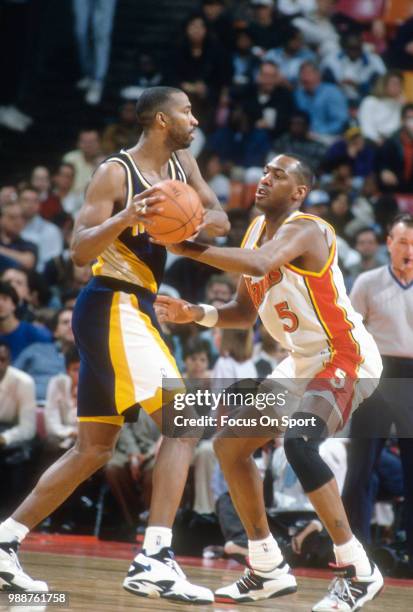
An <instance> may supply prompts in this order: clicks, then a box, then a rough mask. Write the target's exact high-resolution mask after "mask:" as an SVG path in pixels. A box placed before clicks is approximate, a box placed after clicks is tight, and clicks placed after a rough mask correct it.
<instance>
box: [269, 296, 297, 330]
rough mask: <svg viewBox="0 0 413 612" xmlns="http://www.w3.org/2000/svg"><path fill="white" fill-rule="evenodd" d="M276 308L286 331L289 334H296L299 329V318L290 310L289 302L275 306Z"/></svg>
mask: <svg viewBox="0 0 413 612" xmlns="http://www.w3.org/2000/svg"><path fill="white" fill-rule="evenodd" d="M274 308H275V310H276V311H277V314H278V316H279V317H280V319H281V321H283V329H284V331H286V332H288V333H289V334H291V333H292V332H295V330H296V329H297V327H298V317H297V315H296V314H295V313H294V312H293V311H292V310H290V308H289V306H288V302H287V301H285V302H279V303H278V304H275V305H274ZM284 321H285V323H284Z"/></svg>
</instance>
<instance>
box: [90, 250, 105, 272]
mask: <svg viewBox="0 0 413 612" xmlns="http://www.w3.org/2000/svg"><path fill="white" fill-rule="evenodd" d="M104 264H105V262H104V260H103V258H102V257H101V256H100V255H98V257H97V262H96V263H94V264H93V266H92V274H93V276H100V275H101V270H102V268H103V266H104Z"/></svg>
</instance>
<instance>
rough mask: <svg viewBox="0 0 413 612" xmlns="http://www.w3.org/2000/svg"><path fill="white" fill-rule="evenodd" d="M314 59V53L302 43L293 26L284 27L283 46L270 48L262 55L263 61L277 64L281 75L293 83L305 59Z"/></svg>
mask: <svg viewBox="0 0 413 612" xmlns="http://www.w3.org/2000/svg"><path fill="white" fill-rule="evenodd" d="M315 60H316V55H315V53H313V51H311V50H310V49H309V48H308V47H307V46H306V45H305V44H304V38H303V35H302V33H301V32H300V30H299V29H298V28H295V27H293V26H290V27H289V28H288V30H287V29H286V32H285V42H284V44H283V46H282V47H277V48H276V49H270V50H269V51H268V52H267V53H266V54H265V56H264V61H268V62H273V63H274V64H277V66H279V68H280V71H281V74H282V75H283V77H285V78H286V79H287V80H288V81H290V83H293V84H295V83H296V82H297V80H298V75H299V73H300V68H301V65H302V64H303V63H304V62H305V61H309V62H314V61H315Z"/></svg>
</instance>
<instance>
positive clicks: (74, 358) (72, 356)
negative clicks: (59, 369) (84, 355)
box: [65, 344, 80, 369]
mask: <svg viewBox="0 0 413 612" xmlns="http://www.w3.org/2000/svg"><path fill="white" fill-rule="evenodd" d="M79 362H80V355H79V351H78V350H77V348H76V345H75V344H71V345H70V346H69V348H68V349H67V350H66V351H65V366H66V369H67V368H68V367H69V366H70V365H71V364H72V363H79Z"/></svg>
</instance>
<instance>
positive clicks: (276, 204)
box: [255, 155, 314, 213]
mask: <svg viewBox="0 0 413 612" xmlns="http://www.w3.org/2000/svg"><path fill="white" fill-rule="evenodd" d="M313 181H314V176H313V172H312V170H311V168H310V166H309V165H308V164H307V163H306V162H304V161H303V160H301V159H298V158H297V157H291V156H290V155H276V156H275V157H274V158H273V159H272V160H271V161H269V162H268V163H267V165H266V166H265V168H264V174H263V176H262V177H261V179H260V181H259V183H258V187H257V192H256V194H255V204H256V206H257V208H258V209H259V210H260V211H261V212H264V213H272V212H273V213H276V212H281V211H285V212H288V211H289V210H291V211H293V210H297V209H298V208H300V206H301V205H302V203H303V202H304V200H305V198H306V197H307V195H308V193H309V192H310V191H311V188H312V186H313Z"/></svg>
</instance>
